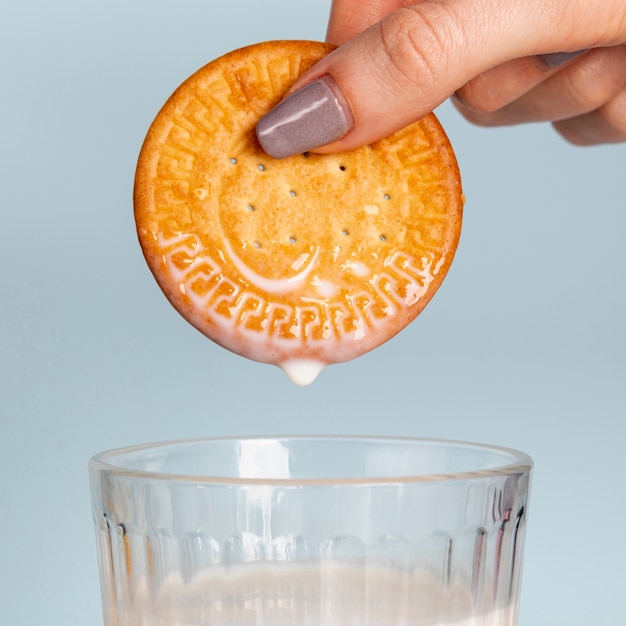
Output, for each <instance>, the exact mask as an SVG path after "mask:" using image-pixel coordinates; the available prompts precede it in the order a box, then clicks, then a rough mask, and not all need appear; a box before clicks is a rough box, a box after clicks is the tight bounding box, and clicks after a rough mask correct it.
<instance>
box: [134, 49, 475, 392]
mask: <svg viewBox="0 0 626 626" xmlns="http://www.w3.org/2000/svg"><path fill="white" fill-rule="evenodd" d="M330 50H332V47H331V46H329V45H327V44H323V43H318V42H309V41H272V42H265V43H261V44H256V45H252V46H249V47H246V48H242V49H239V50H235V51H233V52H230V53H228V54H226V55H224V56H222V57H220V58H219V59H216V60H215V61H213V62H211V63H209V64H208V65H206V66H204V67H203V68H201V69H200V70H198V71H197V72H196V73H194V74H193V75H192V76H191V77H189V78H188V79H187V80H186V81H185V82H184V83H183V84H182V85H181V86H180V87H179V88H178V89H177V90H176V91H175V92H174V93H173V94H172V96H171V97H170V98H169V99H168V101H167V102H166V103H165V105H164V106H163V108H162V109H161V111H160V112H159V113H158V115H157V116H156V119H155V120H154V122H153V123H152V125H151V127H150V129H149V131H148V134H147V136H146V139H145V142H144V144H143V147H142V149H141V152H140V155H139V161H138V165H137V171H136V177H135V191H134V206H135V219H136V225H137V232H138V236H139V241H140V244H141V247H142V250H143V253H144V256H145V258H146V260H147V263H148V265H149V267H150V269H151V271H152V273H153V274H154V277H155V278H156V280H157V282H158V284H159V286H160V287H161V289H162V290H163V292H164V293H165V295H166V296H167V298H168V299H169V301H170V302H171V303H172V305H173V306H174V307H175V308H176V309H177V310H178V311H179V312H180V313H181V314H182V316H183V317H184V318H185V319H187V320H188V321H189V322H190V323H191V324H193V326H195V327H196V328H197V329H198V330H199V331H201V332H202V333H203V334H204V335H206V336H207V337H209V338H210V339H212V340H213V341H215V342H217V343H218V344H220V345H221V346H223V347H224V348H227V349H228V350H231V351H233V352H235V353H237V354H240V355H242V356H245V357H248V358H250V359H254V360H256V361H260V362H263V363H270V364H274V365H278V366H280V367H281V368H282V369H283V370H284V371H285V372H286V373H287V374H288V375H289V376H290V377H291V378H292V380H294V382H296V383H298V384H307V383H309V382H311V380H313V379H314V378H315V377H316V376H317V374H318V373H319V371H320V370H321V369H322V368H323V367H324V366H325V365H328V364H331V363H339V362H344V361H348V360H350V359H353V358H355V357H358V356H359V355H362V354H364V353H365V352H368V351H369V350H372V349H373V348H375V347H377V346H379V345H380V344H382V343H383V342H385V341H387V340H388V339H390V338H391V337H393V336H394V335H395V334H396V333H398V332H399V331H400V330H402V329H403V328H404V327H405V326H406V325H407V324H409V323H410V322H411V321H412V320H413V319H414V318H415V317H416V316H417V315H418V314H419V312H420V311H421V310H422V309H423V308H424V306H425V305H426V304H427V303H428V301H429V300H430V299H431V298H432V296H433V295H434V293H435V292H436V290H437V289H438V288H439V286H440V285H441V282H442V281H443V279H444V277H445V275H446V273H447V271H448V268H449V267H450V264H451V262H452V258H453V256H454V253H455V250H456V247H457V243H458V240H459V235H460V230H461V219H462V211H463V195H462V191H461V181H460V176H459V170H458V166H457V162H456V159H455V156H454V152H453V150H452V147H451V146H450V143H449V141H448V139H447V137H446V134H445V132H444V131H443V129H442V127H441V125H440V124H439V122H438V121H437V119H436V117H435V116H434V115H433V114H429V115H427V116H425V117H424V118H422V119H421V120H419V121H418V122H416V123H414V124H412V125H410V126H408V127H407V128H404V129H403V130H400V131H398V132H396V133H394V134H392V135H391V136H389V137H387V138H385V139H383V140H381V141H378V142H376V143H374V144H372V145H370V146H366V147H363V148H360V149H357V150H353V151H350V152H346V153H342V154H333V155H320V154H314V153H305V154H299V155H296V156H292V157H287V158H285V159H280V160H276V159H272V158H271V157H269V156H267V155H266V154H265V153H264V152H263V150H262V148H261V146H260V145H259V143H258V140H257V138H256V134H255V126H256V123H257V122H258V120H259V119H260V118H261V117H262V116H263V115H264V114H265V113H267V112H268V111H269V110H270V109H271V108H272V107H274V106H275V105H276V104H277V103H278V102H279V101H280V100H281V98H282V97H283V96H284V94H285V92H286V91H287V90H288V88H289V87H290V86H291V85H292V84H293V82H294V81H295V79H296V78H297V77H298V76H299V75H300V74H301V73H302V72H304V71H305V70H307V69H308V68H309V67H311V66H312V65H313V64H314V63H315V62H316V61H318V60H319V59H321V58H322V57H323V56H324V55H325V54H327V53H328V52H329V51H330Z"/></svg>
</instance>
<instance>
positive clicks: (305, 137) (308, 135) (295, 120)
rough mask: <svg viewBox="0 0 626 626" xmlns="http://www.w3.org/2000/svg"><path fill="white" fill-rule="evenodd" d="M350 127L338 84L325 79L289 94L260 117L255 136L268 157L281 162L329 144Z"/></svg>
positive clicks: (349, 118) (327, 78) (346, 109)
mask: <svg viewBox="0 0 626 626" xmlns="http://www.w3.org/2000/svg"><path fill="white" fill-rule="evenodd" d="M353 124H354V121H353V117H352V113H351V112H350V108H349V106H348V104H347V102H346V101H345V99H344V98H343V96H342V95H341V93H340V91H339V88H338V86H337V84H336V83H335V81H334V80H333V79H332V78H330V77H329V76H324V77H322V78H320V79H318V80H316V81H314V82H312V83H309V84H308V85H306V86H305V87H302V89H299V90H298V91H296V92H295V93H293V94H291V96H289V97H288V98H286V99H285V100H283V101H282V102H281V103H280V104H279V105H278V106H276V107H275V108H274V109H272V110H271V111H270V112H269V113H267V115H265V116H264V117H263V118H261V120H260V121H259V123H258V124H257V127H256V134H257V137H258V139H259V142H260V144H261V146H262V147H263V150H265V152H267V154H269V155H270V156H271V157H274V158H276V159H282V158H284V157H287V156H291V155H293V154H301V153H302V152H306V151H307V150H314V149H315V148H319V147H320V146H325V145H326V144H329V143H332V142H333V141H336V140H337V139H340V138H341V137H343V135H345V134H346V133H347V132H348V131H349V130H350V129H351V128H352V126H353Z"/></svg>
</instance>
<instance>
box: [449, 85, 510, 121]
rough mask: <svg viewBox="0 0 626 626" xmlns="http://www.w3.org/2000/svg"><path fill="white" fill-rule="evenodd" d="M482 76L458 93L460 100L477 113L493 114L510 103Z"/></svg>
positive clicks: (464, 86)
mask: <svg viewBox="0 0 626 626" xmlns="http://www.w3.org/2000/svg"><path fill="white" fill-rule="evenodd" d="M492 87H493V86H492V84H491V83H490V82H489V81H487V80H484V79H483V77H482V76H477V77H476V78H474V79H472V80H471V81H469V82H468V83H466V84H465V85H463V87H461V89H459V90H458V91H457V95H458V98H459V100H460V101H461V102H462V103H463V104H464V105H465V107H466V108H467V109H470V110H471V111H474V112H475V113H493V112H495V111H497V110H498V109H501V108H502V107H503V106H505V105H506V104H508V103H509V100H508V99H507V98H505V97H504V95H503V94H502V92H500V91H497V90H496V91H494V90H493V88H492Z"/></svg>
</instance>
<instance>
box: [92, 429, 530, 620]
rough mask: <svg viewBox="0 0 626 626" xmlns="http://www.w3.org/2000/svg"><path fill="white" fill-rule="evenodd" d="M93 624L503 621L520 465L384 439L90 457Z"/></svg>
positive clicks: (250, 441)
mask: <svg viewBox="0 0 626 626" xmlns="http://www.w3.org/2000/svg"><path fill="white" fill-rule="evenodd" d="M89 469H90V483H91V494H92V508H93V516H94V522H95V527H96V536H97V548H98V559H99V567H100V580H101V588H102V601H103V612H104V624H105V626H183V625H184V626H192V625H193V626H204V625H209V624H210V625H212V626H247V625H250V626H261V625H262V626H287V625H289V626H296V625H297V626H330V625H332V626H346V625H350V626H361V625H363V626H365V625H368V626H378V625H380V626H383V625H384V626H396V625H407V626H408V625H411V626H418V625H419V626H443V625H448V624H455V625H457V626H515V625H516V624H517V607H518V601H519V593H520V575H521V567H522V550H523V540H524V531H525V526H526V517H527V500H528V489H529V482H530V475H531V469H532V461H531V459H530V458H529V457H528V456H527V455H526V454H524V453H522V452H518V451H515V450H510V449H505V448H499V447H494V446H486V445H480V444H472V443H462V442H451V441H441V440H427V439H405V438H383V437H264V438H230V439H206V440H195V441H182V442H169V443H161V444H154V445H145V446H137V447H132V448H126V449H120V450H113V451H109V452H104V453H101V454H98V455H96V456H95V457H93V458H92V459H91V461H90V468H89Z"/></svg>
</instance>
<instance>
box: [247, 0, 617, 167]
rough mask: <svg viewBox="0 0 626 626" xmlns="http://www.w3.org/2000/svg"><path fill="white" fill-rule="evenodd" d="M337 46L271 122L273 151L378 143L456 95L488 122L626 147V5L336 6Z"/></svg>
mask: <svg viewBox="0 0 626 626" xmlns="http://www.w3.org/2000/svg"><path fill="white" fill-rule="evenodd" d="M327 40H328V41H329V42H331V43H334V44H336V45H338V46H339V47H338V48H337V49H336V50H335V51H333V52H331V53H330V54H329V55H328V56H327V57H325V58H324V59H322V61H320V62H319V63H317V64H316V65H315V66H314V67H313V68H311V69H310V70H309V71H307V72H306V73H305V74H303V75H302V76H301V77H300V78H299V79H298V81H297V82H296V83H295V84H294V85H293V87H292V89H291V90H290V94H291V95H292V97H291V98H290V99H289V100H288V101H283V103H281V104H280V105H279V106H278V107H276V108H275V109H273V110H272V111H270V113H269V114H268V115H267V116H265V117H264V118H263V119H262V120H261V121H260V122H259V125H258V127H257V135H258V137H259V140H260V141H261V144H262V145H263V147H264V148H265V150H266V151H267V152H268V153H269V154H270V155H272V156H276V157H278V158H280V157H284V156H288V155H289V154H296V153H299V152H304V151H306V150H316V151H319V152H340V151H343V150H348V149H351V148H356V147H359V146H362V145H365V144H368V143H371V142H373V141H375V140H378V139H380V138H382V137H385V136H387V135H389V134H391V133H392V132H394V131H395V130H398V129H400V128H402V127H404V126H406V125H408V124H410V123H412V122H414V121H415V120H417V119H419V118H420V117H422V116H423V115H425V114H426V113H428V112H429V111H431V110H433V109H434V108H435V107H436V106H438V105H439V104H440V103H441V102H443V101H444V100H445V99H446V98H448V97H449V96H452V95H454V98H453V100H454V103H455V105H456V106H457V108H458V109H459V110H460V111H461V113H462V114H463V115H464V116H465V117H466V118H467V119H468V120H470V121H471V122H473V123H476V124H479V125H482V126H497V125H505V124H519V123H523V122H538V121H549V122H552V124H553V126H554V127H555V128H556V130H557V131H558V132H559V133H560V134H561V135H562V136H563V137H565V138H566V139H567V140H569V141H570V142H572V143H574V144H579V145H591V144H598V143H606V142H621V141H626V1H625V0H499V1H498V0H422V2H418V3H414V2H411V1H406V0H333V5H332V10H331V16H330V21H329V26H328V33H327Z"/></svg>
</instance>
